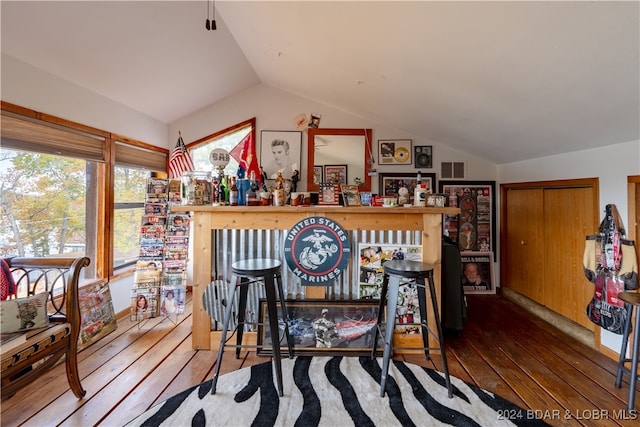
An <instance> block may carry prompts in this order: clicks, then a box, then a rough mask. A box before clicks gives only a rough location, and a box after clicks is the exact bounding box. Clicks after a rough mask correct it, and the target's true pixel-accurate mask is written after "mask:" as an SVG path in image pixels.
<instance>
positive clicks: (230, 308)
mask: <svg viewBox="0 0 640 427" xmlns="http://www.w3.org/2000/svg"><path fill="white" fill-rule="evenodd" d="M230 292H231V294H230V295H228V296H227V309H226V310H225V314H224V322H223V325H222V335H221V336H220V348H219V349H218V361H217V362H216V371H215V373H214V374H213V382H212V384H211V394H216V386H217V384H218V376H219V374H220V366H221V365H222V354H223V353H224V344H225V342H226V341H227V330H228V329H229V321H230V320H231V315H232V313H233V298H234V297H235V294H236V286H235V285H234V286H232V287H231V290H230Z"/></svg>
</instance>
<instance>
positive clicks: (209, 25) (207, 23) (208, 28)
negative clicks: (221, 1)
mask: <svg viewBox="0 0 640 427" xmlns="http://www.w3.org/2000/svg"><path fill="white" fill-rule="evenodd" d="M204 26H205V27H206V28H207V30H210V29H211V21H209V0H207V22H206V24H204Z"/></svg>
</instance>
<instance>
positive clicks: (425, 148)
mask: <svg viewBox="0 0 640 427" xmlns="http://www.w3.org/2000/svg"><path fill="white" fill-rule="evenodd" d="M413 150H414V155H415V157H414V159H415V160H414V162H413V163H414V166H415V167H416V168H432V167H433V156H432V146H431V145H416V146H415V147H414V149H413Z"/></svg>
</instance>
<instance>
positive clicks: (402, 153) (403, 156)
mask: <svg viewBox="0 0 640 427" xmlns="http://www.w3.org/2000/svg"><path fill="white" fill-rule="evenodd" d="M409 154H410V153H409V150H407V149H406V148H405V147H398V148H396V151H394V152H393V157H394V158H395V159H396V162H398V163H406V162H407V161H408V160H409Z"/></svg>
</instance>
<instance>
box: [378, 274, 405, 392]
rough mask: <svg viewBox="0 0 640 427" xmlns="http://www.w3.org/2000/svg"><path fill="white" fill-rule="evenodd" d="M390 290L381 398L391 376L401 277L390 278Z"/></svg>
mask: <svg viewBox="0 0 640 427" xmlns="http://www.w3.org/2000/svg"><path fill="white" fill-rule="evenodd" d="M388 280H389V289H388V291H387V324H386V327H385V328H386V329H385V331H384V332H385V334H384V352H383V354H382V374H381V375H380V397H384V394H385V391H386V385H387V375H388V374H389V359H390V357H391V348H392V346H393V330H394V328H395V325H396V305H397V303H398V301H397V300H398V288H399V287H400V277H398V276H394V275H392V276H390V277H389V279H388Z"/></svg>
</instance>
